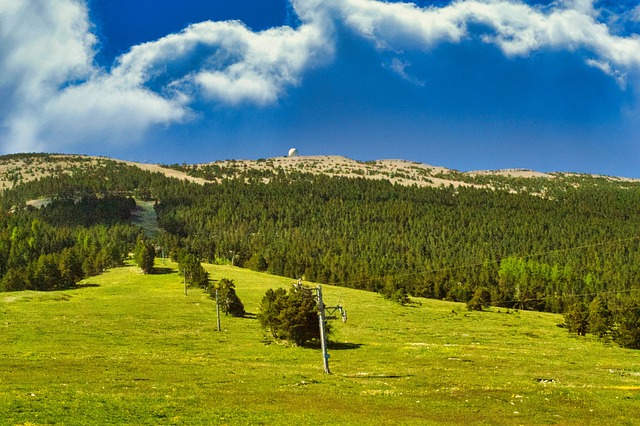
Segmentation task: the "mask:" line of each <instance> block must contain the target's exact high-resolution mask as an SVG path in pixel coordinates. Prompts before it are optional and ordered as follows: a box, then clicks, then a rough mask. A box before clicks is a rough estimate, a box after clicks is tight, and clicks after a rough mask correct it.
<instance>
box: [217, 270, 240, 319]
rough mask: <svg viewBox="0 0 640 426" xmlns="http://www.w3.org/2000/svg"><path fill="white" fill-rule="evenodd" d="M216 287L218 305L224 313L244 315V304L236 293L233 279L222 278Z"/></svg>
mask: <svg viewBox="0 0 640 426" xmlns="http://www.w3.org/2000/svg"><path fill="white" fill-rule="evenodd" d="M216 289H217V290H218V301H219V303H220V307H221V308H222V312H224V313H225V315H227V314H230V315H231V316H234V317H243V316H244V315H245V310H244V305H243V304H242V301H241V300H240V298H239V297H238V295H237V294H236V285H235V283H234V282H233V280H230V279H228V278H222V279H221V280H220V282H219V283H218V285H217V286H216Z"/></svg>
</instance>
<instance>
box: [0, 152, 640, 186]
mask: <svg viewBox="0 0 640 426" xmlns="http://www.w3.org/2000/svg"><path fill="white" fill-rule="evenodd" d="M109 162H116V163H122V164H127V165H129V166H135V167H139V168H140V169H143V170H147V171H150V172H159V173H163V174H165V175H166V176H169V177H173V178H177V179H185V180H189V181H192V182H196V183H200V184H204V183H206V182H211V181H215V180H216V178H209V179H207V178H206V177H207V176H208V173H207V172H208V171H211V170H216V171H217V174H218V176H220V174H221V173H222V175H223V176H225V177H237V176H240V175H242V174H243V173H246V172H247V171H249V170H257V171H265V172H268V171H273V172H278V171H279V170H282V171H283V172H284V173H294V172H302V173H313V174H326V175H328V176H342V177H353V178H356V177H357V178H365V179H377V180H388V181H389V182H391V183H393V184H399V185H407V186H419V187H426V186H431V187H439V186H450V185H452V186H454V187H459V186H471V187H477V188H488V189H507V190H510V191H522V190H528V191H530V192H540V193H542V194H544V188H545V187H546V184H545V182H547V184H548V183H550V181H553V180H565V181H577V180H578V179H581V178H589V179H591V180H596V181H597V180H606V181H608V182H619V183H620V184H621V185H622V186H625V184H634V183H637V182H640V180H638V179H628V178H621V177H611V176H596V175H582V174H575V173H540V172H536V171H533V170H526V169H507V170H485V171H471V172H460V171H457V170H452V169H447V168H445V167H438V166H430V165H426V164H422V163H417V162H411V161H406V160H375V161H367V162H362V161H357V160H352V159H349V158H345V157H340V156H330V155H327V156H299V157H274V158H269V159H258V160H225V161H216V162H212V163H205V164H195V165H172V166H168V165H159V164H147V163H136V162H131V161H124V160H118V159H111V158H106V157H91V156H83V155H67V154H14V155H7V156H3V157H0V189H2V190H5V189H11V188H12V187H13V186H15V185H16V184H19V183H24V182H28V181H32V180H35V179H38V178H40V177H44V176H51V175H56V174H72V173H74V171H77V170H86V169H90V168H95V167H101V166H106V165H107V164H108V163H109ZM209 175H210V173H209ZM265 179H267V178H265Z"/></svg>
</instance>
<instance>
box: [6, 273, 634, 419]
mask: <svg viewBox="0 0 640 426" xmlns="http://www.w3.org/2000/svg"><path fill="white" fill-rule="evenodd" d="M156 266H157V267H159V268H161V270H160V272H161V273H160V274H156V275H146V276H145V275H142V274H141V273H140V272H139V271H138V269H137V268H136V267H133V266H126V267H123V268H117V269H113V270H110V271H108V272H107V273H105V274H103V275H101V276H99V277H94V278H91V279H89V280H86V281H84V282H82V283H81V286H80V287H79V288H77V289H74V290H69V291H61V292H54V293H35V292H20V293H0V425H45V424H65V425H84V424H86V425H98V424H101V425H104V424H130V425H156V424H157V425H164V424H176V425H180V424H185V425H192V424H202V425H209V424H228V425H244V424H246V425H259V424H265V425H274V424H282V425H285V424H286V425H290V424H296V423H297V424H300V425H302V424H354V425H355V424H357V425H368V424H369V425H381V424H427V425H429V424H434V425H435V424H468V425H475V424H489V425H519V424H522V425H588V424H592V425H606V424H610V425H632V424H639V423H640V352H638V351H633V350H626V349H620V348H618V347H615V346H613V345H608V344H605V343H602V342H601V341H598V340H596V339H592V338H590V337H589V338H584V337H581V338H578V337H576V336H571V335H569V334H568V333H567V331H566V330H565V329H563V328H560V327H558V326H557V324H558V323H561V322H562V317H561V316H560V315H552V314H544V313H537V312H515V311H509V312H507V311H506V310H505V309H491V310H490V311H485V312H467V310H466V309H465V306H464V305H463V304H459V303H450V302H443V301H434V300H426V299H418V302H419V305H415V306H410V307H402V306H399V305H396V304H393V303H391V302H388V301H385V300H383V299H382V298H381V297H380V296H379V295H377V294H373V293H367V292H360V291H356V290H350V289H344V288H337V287H331V286H323V290H324V295H325V303H326V304H327V305H328V306H331V305H336V304H337V303H338V302H339V303H340V304H342V305H343V306H344V307H345V308H346V309H347V312H348V321H347V323H344V324H343V323H342V322H341V321H339V320H335V321H332V325H333V329H334V335H333V337H332V340H333V342H334V343H332V344H331V345H330V349H329V352H330V355H331V358H330V367H331V370H332V374H331V375H326V374H324V373H323V369H322V358H321V354H320V350H319V349H304V348H297V347H291V346H287V345H283V344H276V343H274V342H272V341H271V339H269V338H268V336H267V335H266V334H265V332H264V331H263V330H262V329H261V328H260V325H259V323H258V321H257V320H256V319H255V314H256V313H257V310H258V305H259V303H260V300H261V298H262V296H263V295H264V292H265V291H266V289H268V288H277V287H285V288H288V287H289V285H290V284H291V282H292V280H291V279H287V278H281V277H273V276H269V275H265V274H260V273H256V272H251V271H247V270H243V269H239V268H233V267H231V266H212V265H205V268H206V269H207V270H208V271H209V272H210V274H211V278H212V279H214V280H218V279H220V278H230V279H233V280H234V281H235V283H236V288H237V293H238V295H239V296H240V298H241V299H242V301H243V302H244V304H245V308H246V309H247V311H248V312H249V313H250V315H249V316H248V318H232V317H225V316H223V317H222V319H221V321H222V331H221V332H218V331H216V316H215V303H214V301H212V300H211V299H210V298H209V297H208V296H207V295H206V294H205V293H204V292H203V291H202V290H200V289H189V293H188V295H187V296H185V294H184V291H183V285H182V280H181V277H180V276H179V275H178V274H177V273H176V271H175V265H174V264H172V263H171V262H169V261H161V260H158V261H157V263H156Z"/></svg>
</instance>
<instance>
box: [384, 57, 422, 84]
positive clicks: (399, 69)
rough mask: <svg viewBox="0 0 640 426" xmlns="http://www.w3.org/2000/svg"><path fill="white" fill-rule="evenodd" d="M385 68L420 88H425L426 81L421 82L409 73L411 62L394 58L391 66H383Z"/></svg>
mask: <svg viewBox="0 0 640 426" xmlns="http://www.w3.org/2000/svg"><path fill="white" fill-rule="evenodd" d="M383 66H384V67H385V68H387V69H389V70H391V71H393V72H394V73H396V74H397V75H399V76H400V78H402V79H403V80H406V81H408V82H409V83H411V84H415V85H416V86H419V87H424V85H425V83H424V81H421V80H419V79H418V78H416V77H415V76H413V75H411V74H409V73H408V72H407V68H409V67H410V66H411V63H410V62H407V61H403V60H401V59H399V58H393V59H392V60H391V63H390V64H383Z"/></svg>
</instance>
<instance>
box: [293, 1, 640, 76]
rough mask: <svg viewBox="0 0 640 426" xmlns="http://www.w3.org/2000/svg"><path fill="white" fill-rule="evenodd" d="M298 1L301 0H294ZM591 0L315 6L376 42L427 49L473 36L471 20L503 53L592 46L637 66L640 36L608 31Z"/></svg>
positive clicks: (618, 62) (620, 63) (602, 55)
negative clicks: (535, 3)
mask: <svg viewBox="0 0 640 426" xmlns="http://www.w3.org/2000/svg"><path fill="white" fill-rule="evenodd" d="M299 1H300V0H299ZM593 3H594V2H593V1H589V0H567V1H563V2H560V3H558V4H556V6H555V7H553V8H551V9H549V11H547V10H543V9H541V8H536V7H533V6H529V5H527V4H525V3H521V2H514V1H506V0H484V1H479V0H470V1H456V2H453V3H452V4H450V5H448V6H445V7H441V8H436V7H428V8H419V7H417V6H415V5H414V4H409V3H384V2H380V1H376V0H343V1H336V0H330V1H327V2H324V3H322V5H320V6H318V7H329V8H333V9H334V10H335V14H336V15H337V16H338V17H339V19H341V20H343V21H344V22H345V23H346V24H347V25H348V26H349V27H350V28H351V29H352V30H353V31H355V32H356V33H358V34H360V35H362V36H364V37H367V38H370V39H371V40H373V41H374V42H375V45H376V46H378V47H380V48H387V49H392V50H396V51H401V50H403V49H407V48H415V47H416V45H417V47H420V48H423V49H429V48H431V47H432V46H433V45H435V44H439V43H443V42H451V43H458V42H461V41H463V40H465V39H467V38H469V37H473V36H474V34H471V32H470V30H469V29H468V28H469V26H470V25H472V24H479V25H482V26H483V27H484V28H486V31H485V33H484V34H481V35H480V37H481V38H482V40H484V41H486V42H487V43H493V44H495V45H497V46H498V47H499V48H500V49H501V50H502V51H503V52H504V53H505V54H506V55H520V56H526V55H528V54H530V53H531V52H534V51H538V50H541V49H549V48H551V49H558V50H560V49H564V50H569V51H577V50H579V49H586V50H591V51H593V52H594V53H595V54H596V55H598V56H599V59H600V60H601V61H606V62H609V63H611V64H612V65H613V66H617V67H622V68H634V69H637V68H640V39H639V38H638V37H619V36H615V35H612V34H611V33H610V32H609V29H608V28H607V26H606V25H605V24H603V23H600V22H598V21H597V20H596V17H597V11H596V10H595V9H594V7H593Z"/></svg>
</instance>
